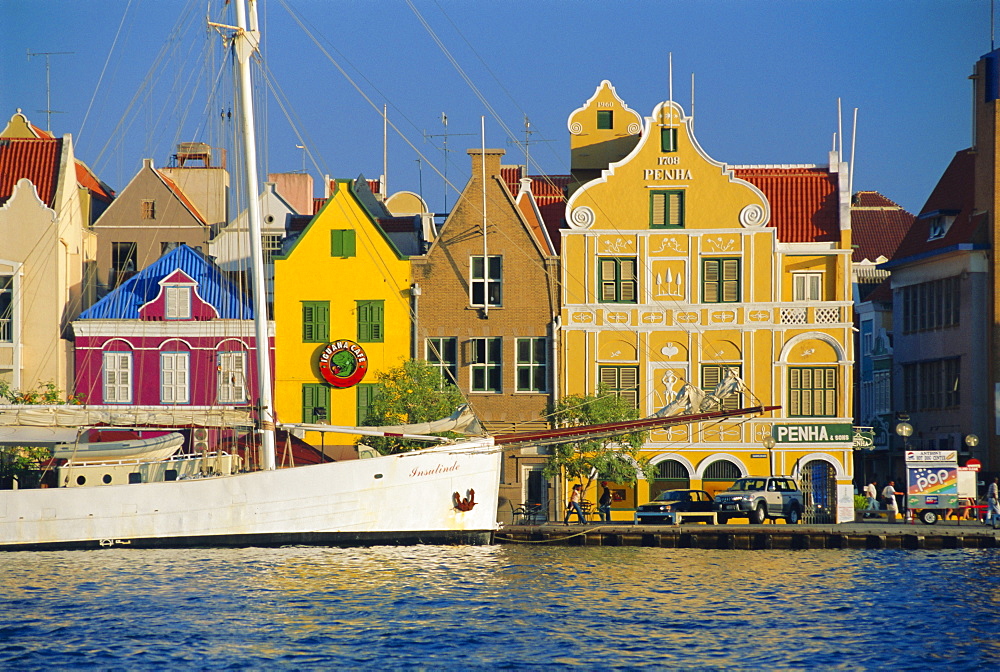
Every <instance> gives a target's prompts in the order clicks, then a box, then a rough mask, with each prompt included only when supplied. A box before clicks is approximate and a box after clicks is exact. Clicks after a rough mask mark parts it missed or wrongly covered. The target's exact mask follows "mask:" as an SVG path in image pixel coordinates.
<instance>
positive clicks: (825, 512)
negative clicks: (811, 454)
mask: <svg viewBox="0 0 1000 672" xmlns="http://www.w3.org/2000/svg"><path fill="white" fill-rule="evenodd" d="M799 487H800V488H801V489H802V493H803V494H804V495H805V499H806V510H805V511H804V512H803V513H802V522H804V523H835V522H837V470H836V469H834V468H833V465H832V464H830V463H829V462H827V461H825V460H812V461H810V462H806V464H805V466H803V467H802V470H801V471H800V472H799Z"/></svg>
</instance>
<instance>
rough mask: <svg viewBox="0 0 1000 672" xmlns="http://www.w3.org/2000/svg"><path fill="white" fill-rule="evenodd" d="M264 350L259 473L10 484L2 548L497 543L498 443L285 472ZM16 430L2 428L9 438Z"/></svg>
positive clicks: (246, 126)
mask: <svg viewBox="0 0 1000 672" xmlns="http://www.w3.org/2000/svg"><path fill="white" fill-rule="evenodd" d="M249 6H250V11H249V12H248V11H247V8H246V7H245V6H244V5H243V3H242V2H238V3H237V11H236V14H237V26H236V27H235V29H232V30H233V38H232V39H233V47H234V50H235V53H236V56H237V58H238V60H239V84H240V91H241V98H242V102H243V106H242V107H243V119H242V123H243V130H244V152H245V166H246V168H247V175H246V176H245V179H246V185H247V193H249V194H253V193H257V188H258V184H257V171H256V165H257V163H256V161H257V159H256V152H255V138H254V119H253V107H252V102H253V97H252V93H251V90H250V86H251V80H250V58H251V56H252V55H253V54H254V52H255V51H256V49H257V45H258V39H259V31H258V26H257V16H256V8H255V3H254V2H253V0H250V2H249ZM248 14H249V23H248V20H247V19H248ZM222 28H229V27H222ZM248 200H249V219H250V243H251V252H252V257H253V267H252V279H253V293H254V300H255V316H256V317H255V330H256V337H257V343H267V342H268V340H269V339H268V333H267V309H266V298H265V291H264V290H265V286H264V270H263V257H262V251H261V249H260V248H261V235H260V228H261V224H260V212H259V208H258V205H257V200H256V199H254V198H250V199H248ZM257 354H258V357H260V358H261V361H260V362H259V365H258V366H257V374H258V390H259V392H260V408H259V417H258V419H257V423H256V426H257V432H258V433H259V434H260V445H261V449H260V450H261V455H260V464H261V470H260V471H255V472H250V473H232V474H229V475H212V476H211V477H207V478H191V479H181V478H178V479H176V480H160V481H158V482H128V483H123V484H109V485H96V486H94V487H55V488H39V489H23V490H3V491H0V550H20V549H55V548H98V547H106V546H118V545H125V546H134V547H164V546H175V547H178V546H179V547H184V546H219V545H272V544H306V543H313V544H338V545H353V544H385V543H389V544H409V543H469V544H478V543H488V542H489V541H490V540H491V537H492V534H493V532H494V530H495V529H496V526H497V523H496V508H497V500H498V489H499V482H500V458H501V452H500V449H499V448H497V447H495V446H494V442H493V439H492V438H490V437H483V438H477V439H473V440H470V441H463V442H458V443H449V444H447V445H438V446H434V447H431V448H427V449H423V450H416V451H412V452H409V453H403V454H398V455H391V456H379V457H373V458H370V459H364V460H351V461H344V462H334V463H327V464H319V465H309V466H300V467H295V468H287V469H277V468H276V464H275V439H274V432H275V426H274V417H273V402H272V399H271V390H272V387H271V367H270V365H269V363H268V358H269V352H268V348H266V347H260V348H257ZM55 414H56V415H58V413H55ZM29 427H31V426H30V425H29ZM16 429H17V428H16V427H12V426H9V425H8V426H7V427H5V431H8V432H9V433H12V432H14V431H15V430H16ZM32 429H35V430H37V427H32ZM74 431H75V430H74ZM37 433H38V432H37V431H36V434H37ZM41 433H43V434H48V435H49V437H50V438H53V439H54V441H53V442H54V443H55V442H59V443H65V442H66V435H65V434H60V433H59V432H57V431H55V430H41ZM10 441H14V439H11V440H10ZM10 441H8V443H9V442H10ZM175 477H176V476H175ZM135 480H136V481H141V480H142V479H141V478H139V479H135ZM108 482H109V483H111V482H112V481H111V480H110V479H109V480H108Z"/></svg>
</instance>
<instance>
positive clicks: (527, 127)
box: [507, 115, 555, 177]
mask: <svg viewBox="0 0 1000 672" xmlns="http://www.w3.org/2000/svg"><path fill="white" fill-rule="evenodd" d="M537 132H538V131H533V130H531V120H530V119H528V115H524V175H522V176H521V177H527V176H528V172H529V168H530V165H531V164H530V155H529V153H528V146H529V145H532V144H536V143H539V142H555V141H554V140H532V139H531V136H532V135H534V134H535V133H537ZM507 144H508V145H509V144H515V145H520V144H521V143H520V142H518V141H516V140H515V141H513V143H511V142H510V141H508V142H507Z"/></svg>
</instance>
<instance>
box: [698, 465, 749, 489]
mask: <svg viewBox="0 0 1000 672" xmlns="http://www.w3.org/2000/svg"><path fill="white" fill-rule="evenodd" d="M742 475H743V472H742V471H741V470H740V468H739V467H738V466H737V465H735V464H734V463H732V462H730V461H729V460H716V461H715V462H713V463H712V464H710V465H708V468H707V469H705V477H704V478H703V479H702V487H703V488H704V489H705V491H706V492H708V494H710V495H712V496H713V497H715V493H717V492H721V491H722V490H725V489H726V488H728V487H729V486H730V485H732V484H733V481H735V480H736V479H737V478H739V477H741V476H742Z"/></svg>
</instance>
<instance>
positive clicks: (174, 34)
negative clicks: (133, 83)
mask: <svg viewBox="0 0 1000 672" xmlns="http://www.w3.org/2000/svg"><path fill="white" fill-rule="evenodd" d="M192 6H193V5H189V8H188V11H187V12H186V13H183V12H182V13H181V15H180V16H179V17H178V19H177V22H176V23H175V24H174V26H173V27H172V28H171V30H170V32H169V33H168V35H167V37H166V39H165V40H164V42H163V45H162V46H161V47H160V51H159V52H158V53H157V55H156V58H155V59H154V61H153V64H152V65H151V66H150V68H149V70H148V71H147V72H146V75H145V77H144V78H143V80H142V82H141V83H140V84H139V86H138V87H137V88H136V91H135V94H134V95H133V96H132V99H131V100H130V101H129V104H128V105H127V106H126V109H125V111H124V112H123V113H122V116H121V117H120V118H119V120H118V123H117V124H116V125H115V128H114V129H113V131H112V132H111V133H110V134H109V135H108V139H107V141H106V142H105V143H104V145H103V147H102V148H101V150H100V151H99V152H98V153H97V158H96V159H95V160H94V165H95V166H98V165H101V164H100V162H101V159H102V158H103V156H104V154H105V152H107V151H108V149H109V147H110V146H111V145H112V143H115V146H116V147H117V146H120V144H121V143H122V142H124V139H125V136H126V133H124V131H123V128H125V129H127V128H129V127H131V125H132V123H134V121H135V119H134V118H133V119H131V120H129V115H130V113H131V112H132V110H133V109H134V108H135V107H136V105H137V104H138V103H139V102H140V101H142V100H144V99H146V98H147V97H148V96H149V94H150V90H151V88H152V86H153V81H154V79H155V78H154V75H157V73H158V72H159V71H160V68H161V67H162V64H163V62H164V61H165V60H166V59H167V56H168V55H169V54H170V53H172V52H173V51H174V50H175V43H176V42H177V40H178V38H179V37H180V36H181V35H182V34H183V31H184V30H185V29H186V28H185V27H186V26H187V25H188V23H190V21H191V19H190V16H191V8H192ZM127 120H129V121H128V123H127V124H126V121H127Z"/></svg>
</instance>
